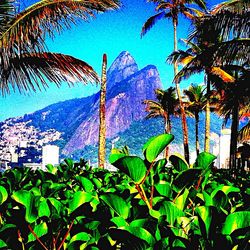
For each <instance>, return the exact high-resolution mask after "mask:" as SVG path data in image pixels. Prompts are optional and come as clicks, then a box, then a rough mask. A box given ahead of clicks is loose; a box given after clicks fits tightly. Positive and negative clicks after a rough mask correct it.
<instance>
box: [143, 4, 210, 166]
mask: <svg viewBox="0 0 250 250" xmlns="http://www.w3.org/2000/svg"><path fill="white" fill-rule="evenodd" d="M148 2H154V3H155V4H156V5H157V6H156V12H157V14H156V15H154V16H152V17H150V18H149V19H148V20H147V21H146V22H145V24H144V25H143V28H142V32H141V35H145V34H146V32H147V31H149V30H150V29H151V28H152V27H153V26H154V24H155V23H156V22H157V21H158V20H160V19H163V18H165V19H171V20H172V22H173V29H174V48H173V49H174V51H177V49H178V48H177V26H178V21H179V15H180V14H181V15H184V16H185V17H187V18H189V19H192V20H194V19H195V18H196V17H197V16H199V15H200V14H201V12H200V11H198V10H197V9H195V8H193V7H191V6H190V4H196V5H198V6H199V7H200V8H201V9H205V8H206V6H205V2H204V1H203V0H193V1H187V0H181V1H179V0H167V1H162V0H148ZM177 73H178V65H177V63H174V75H177ZM175 85H176V93H177V96H178V99H179V104H180V111H181V120H182V128H183V146H184V154H185V159H186V161H187V162H189V146H188V128H187V121H186V114H185V110H184V105H183V102H182V96H181V91H180V86H179V82H178V81H175Z"/></svg>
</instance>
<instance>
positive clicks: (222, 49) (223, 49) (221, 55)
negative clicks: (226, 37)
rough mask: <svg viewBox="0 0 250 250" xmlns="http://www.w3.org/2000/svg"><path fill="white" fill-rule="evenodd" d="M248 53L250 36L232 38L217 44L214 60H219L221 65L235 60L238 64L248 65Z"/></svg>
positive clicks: (249, 60)
mask: <svg viewBox="0 0 250 250" xmlns="http://www.w3.org/2000/svg"><path fill="white" fill-rule="evenodd" d="M215 46H216V45H215ZM249 55H250V38H240V39H233V40H231V41H226V42H222V43H220V44H217V49H216V50H215V53H214V61H215V62H221V64H222V65H227V64H233V63H234V62H235V61H237V62H238V64H239V65H245V64H248V65H249V63H250V57H249Z"/></svg>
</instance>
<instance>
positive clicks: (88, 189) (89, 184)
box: [76, 176, 94, 192]
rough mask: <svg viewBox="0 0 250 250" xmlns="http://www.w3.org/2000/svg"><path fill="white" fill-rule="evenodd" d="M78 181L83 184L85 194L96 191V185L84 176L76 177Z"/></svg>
mask: <svg viewBox="0 0 250 250" xmlns="http://www.w3.org/2000/svg"><path fill="white" fill-rule="evenodd" d="M76 180H77V181H79V182H80V183H81V185H82V187H83V188H84V191H85V192H92V190H93V189H94V184H93V183H92V182H91V181H90V180H89V179H88V178H86V177H83V176H76Z"/></svg>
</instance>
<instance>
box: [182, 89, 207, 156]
mask: <svg viewBox="0 0 250 250" xmlns="http://www.w3.org/2000/svg"><path fill="white" fill-rule="evenodd" d="M204 91H205V88H204V86H203V85H195V84H192V85H191V86H190V87H189V88H188V89H187V90H184V94H185V96H186V97H187V99H188V102H187V110H188V111H189V112H191V113H193V115H194V118H195V145H196V153H197V156H198V154H199V153H200V145H199V113H200V112H201V111H202V110H204V107H205V106H206V102H207V99H206V96H205V95H204Z"/></svg>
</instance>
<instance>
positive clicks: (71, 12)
mask: <svg viewBox="0 0 250 250" xmlns="http://www.w3.org/2000/svg"><path fill="white" fill-rule="evenodd" d="M17 2H18V1H12V0H4V1H1V2H0V89H1V91H2V94H6V93H9V92H10V91H11V89H14V90H15V89H16V88H17V89H18V90H19V91H20V92H25V91H28V90H33V91H36V89H37V88H38V89H41V87H44V88H46V87H47V86H48V85H47V80H48V81H50V82H54V83H55V84H56V85H57V86H59V85H60V84H61V82H62V81H67V82H68V83H69V84H70V83H72V84H73V83H74V82H76V81H82V82H84V83H87V82H89V81H90V82H97V81H98V77H97V75H96V73H95V72H94V71H93V69H92V67H90V66H89V65H88V64H87V63H85V62H83V61H81V60H78V59H76V58H73V57H71V56H67V55H62V54H57V53H49V52H47V50H46V45H45V34H48V35H49V36H51V37H53V36H54V33H55V31H56V32H61V31H62V30H63V29H64V28H69V27H70V26H71V25H72V24H74V23H75V20H76V19H77V18H81V19H83V20H88V19H89V18H91V17H93V16H94V15H95V13H98V12H104V11H106V10H111V9H116V8H118V7H119V4H118V1H115V0H106V1H99V0H89V1H84V0H60V1H52V0H41V1H39V2H37V3H35V4H33V5H31V6H30V7H28V8H26V9H25V10H23V11H21V12H19V13H18V12H17V11H18V5H17V4H16V3H17Z"/></svg>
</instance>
